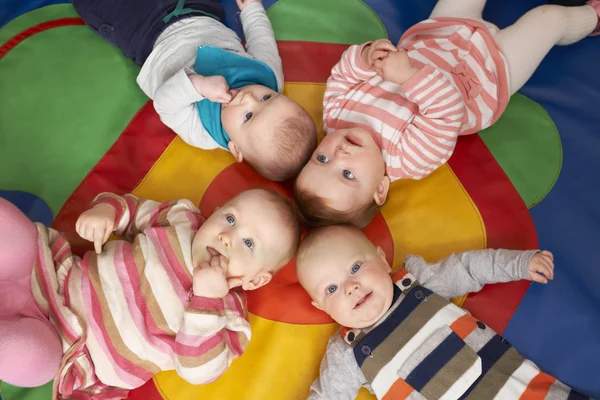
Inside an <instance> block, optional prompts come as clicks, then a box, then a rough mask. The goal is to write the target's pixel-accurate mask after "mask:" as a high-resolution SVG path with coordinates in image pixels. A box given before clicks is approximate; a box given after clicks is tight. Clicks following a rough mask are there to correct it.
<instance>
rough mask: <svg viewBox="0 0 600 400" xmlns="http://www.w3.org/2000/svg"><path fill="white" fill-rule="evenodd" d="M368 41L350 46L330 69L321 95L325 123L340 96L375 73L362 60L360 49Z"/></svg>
mask: <svg viewBox="0 0 600 400" xmlns="http://www.w3.org/2000/svg"><path fill="white" fill-rule="evenodd" d="M370 43H371V42H367V43H364V44H361V45H353V46H350V47H349V48H348V49H347V50H346V51H345V52H344V54H342V58H341V59H340V61H339V62H338V63H337V64H336V65H334V66H333V68H332V69H331V76H330V77H329V79H327V86H326V87H325V95H324V97H323V120H324V121H325V123H326V124H327V118H328V117H330V116H331V113H332V112H334V111H335V109H336V108H337V103H338V102H339V100H340V99H341V98H343V97H344V96H345V95H346V94H347V93H348V92H349V91H351V90H352V89H354V87H355V86H356V85H357V84H359V83H361V82H364V81H366V80H368V79H370V78H372V77H373V76H375V75H376V72H375V71H373V70H371V69H369V68H367V67H365V66H364V65H363V62H362V50H363V48H364V47H365V46H366V45H368V44H370Z"/></svg>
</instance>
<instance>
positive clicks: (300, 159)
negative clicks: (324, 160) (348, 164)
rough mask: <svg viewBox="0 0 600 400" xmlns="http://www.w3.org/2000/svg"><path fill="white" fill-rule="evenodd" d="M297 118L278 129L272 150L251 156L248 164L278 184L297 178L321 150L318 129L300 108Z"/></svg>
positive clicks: (286, 120) (288, 119)
mask: <svg viewBox="0 0 600 400" xmlns="http://www.w3.org/2000/svg"><path fill="white" fill-rule="evenodd" d="M297 106H298V112H297V115H295V116H293V117H290V118H287V119H285V120H283V121H282V122H281V123H279V125H277V126H276V127H275V134H274V135H273V138H272V140H273V141H272V142H271V143H269V144H266V146H269V147H270V149H271V150H272V151H270V152H268V156H267V153H265V152H263V153H262V154H260V155H259V154H254V155H249V157H248V162H249V163H250V165H252V167H253V168H254V169H255V170H256V172H258V173H259V174H260V175H262V176H264V177H265V178H267V179H270V180H272V181H275V182H282V181H286V180H288V179H291V178H294V177H295V176H297V175H298V174H299V173H300V170H301V169H302V167H304V165H305V164H306V163H307V162H308V160H309V159H310V157H311V155H312V153H313V152H314V151H315V149H316V148H317V127H316V126H315V123H314V121H313V119H312V118H311V116H310V115H309V114H308V112H306V110H304V109H303V108H302V107H301V106H300V105H297Z"/></svg>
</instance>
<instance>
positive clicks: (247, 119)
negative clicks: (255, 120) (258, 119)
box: [244, 112, 253, 122]
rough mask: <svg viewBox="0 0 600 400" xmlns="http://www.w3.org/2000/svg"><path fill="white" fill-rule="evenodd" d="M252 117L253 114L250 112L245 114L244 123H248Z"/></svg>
mask: <svg viewBox="0 0 600 400" xmlns="http://www.w3.org/2000/svg"><path fill="white" fill-rule="evenodd" d="M252 115H253V114H252V113H251V112H249V113H247V114H246V116H245V117H244V122H246V121H249V120H250V118H252Z"/></svg>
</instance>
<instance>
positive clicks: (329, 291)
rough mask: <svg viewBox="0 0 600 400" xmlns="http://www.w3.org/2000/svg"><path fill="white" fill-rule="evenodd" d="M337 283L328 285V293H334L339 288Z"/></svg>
mask: <svg viewBox="0 0 600 400" xmlns="http://www.w3.org/2000/svg"><path fill="white" fill-rule="evenodd" d="M337 288H338V286H337V285H329V286H327V293H334V292H335V291H336V290H337Z"/></svg>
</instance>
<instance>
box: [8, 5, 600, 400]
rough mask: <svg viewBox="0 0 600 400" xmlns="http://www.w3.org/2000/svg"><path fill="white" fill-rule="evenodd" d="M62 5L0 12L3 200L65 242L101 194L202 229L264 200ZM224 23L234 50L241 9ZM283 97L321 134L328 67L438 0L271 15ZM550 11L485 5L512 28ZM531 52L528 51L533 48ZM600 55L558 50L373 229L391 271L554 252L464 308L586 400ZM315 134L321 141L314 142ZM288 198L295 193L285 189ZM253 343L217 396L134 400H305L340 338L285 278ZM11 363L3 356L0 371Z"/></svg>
mask: <svg viewBox="0 0 600 400" xmlns="http://www.w3.org/2000/svg"><path fill="white" fill-rule="evenodd" d="M53 3H61V0H58V1H57V0H22V1H14V0H0V27H1V28H0V171H1V173H0V190H3V192H0V196H3V197H7V198H9V199H10V200H11V201H12V202H13V203H15V204H17V205H18V206H19V207H21V209H23V210H24V211H25V212H26V213H27V214H28V215H29V216H30V217H31V218H32V219H34V220H37V221H43V222H46V223H48V224H50V223H53V224H54V227H55V228H57V229H59V230H62V231H65V232H67V233H68V234H69V237H70V239H71V240H72V243H73V244H74V247H75V248H76V249H77V250H78V251H83V250H85V249H87V248H89V244H86V243H84V242H82V241H81V240H80V239H78V238H77V236H76V234H75V232H74V221H75V219H76V218H77V216H78V215H79V213H81V212H82V211H84V210H85V209H86V207H87V206H88V204H89V203H90V200H91V199H92V198H93V197H94V196H95V195H96V194H97V193H99V192H102V191H114V192H117V193H127V192H133V193H134V194H136V195H138V196H142V197H148V198H152V199H155V200H167V199H173V198H182V197H183V198H189V199H192V200H193V201H195V202H196V203H197V204H198V205H199V206H200V208H201V210H202V212H203V213H205V214H210V213H211V211H212V210H214V208H215V207H216V206H218V205H219V204H221V203H222V202H223V201H224V200H226V199H228V198H230V197H231V196H233V195H235V194H236V193H238V192H239V191H241V190H243V189H246V188H249V187H254V186H257V185H265V184H266V185H269V184H268V183H267V182H265V181H264V179H262V178H260V177H259V176H257V174H256V173H254V172H253V171H252V170H251V169H250V168H248V167H246V166H245V165H243V164H237V163H234V159H233V157H232V156H231V155H230V154H229V153H226V152H224V151H220V150H215V151H203V150H198V149H194V148H192V147H190V146H188V145H186V144H185V143H184V142H183V141H182V140H181V139H179V138H177V137H176V136H175V135H174V134H173V133H172V132H171V131H170V130H169V129H168V128H166V127H165V126H163V125H162V124H161V122H160V121H159V119H158V116H157V115H156V113H155V111H154V109H153V107H152V104H151V103H150V102H148V99H147V98H146V97H145V96H144V94H143V93H142V92H141V91H140V90H139V88H138V87H137V85H136V83H135V77H136V74H137V72H138V69H137V67H136V66H135V65H134V64H133V63H132V62H131V61H129V60H128V59H126V58H125V57H124V56H123V55H122V54H121V53H120V51H119V50H117V49H116V48H114V47H112V46H111V45H109V44H107V43H105V42H104V41H103V40H102V39H101V38H99V37H97V36H96V35H94V34H93V33H92V31H90V30H89V29H88V28H86V27H85V26H84V25H83V23H82V21H81V20H80V19H79V18H78V17H77V14H76V13H75V12H74V10H73V8H72V7H71V5H70V4H53ZM224 3H225V6H226V10H227V13H228V20H227V23H228V25H229V26H230V27H232V28H233V29H235V30H236V31H237V32H238V33H239V34H240V35H241V27H240V24H239V21H238V20H237V18H236V11H237V9H236V5H235V1H234V0H226V1H224ZM264 4H265V7H267V8H268V14H269V16H270V18H271V21H272V23H273V27H274V30H275V33H276V37H277V39H278V41H279V48H280V54H281V57H282V59H283V65H284V73H285V79H286V88H285V92H286V94H287V95H289V96H291V97H292V98H294V99H296V100H297V101H299V102H300V103H301V104H302V105H303V106H304V107H306V109H307V110H309V112H310V113H311V115H312V116H313V118H314V120H315V122H316V123H317V125H318V126H321V118H322V115H321V99H322V96H323V91H324V87H325V85H324V82H325V81H326V79H327V77H328V75H329V71H330V69H331V67H332V66H333V65H334V64H335V63H336V61H337V60H338V59H339V57H340V55H341V54H342V52H343V51H344V49H345V48H346V47H347V45H348V44H353V43H360V42H364V41H367V40H373V39H377V38H383V37H389V38H390V39H391V40H392V41H394V42H395V41H397V40H398V39H399V37H400V36H401V34H402V32H403V31H404V30H406V29H407V28H408V27H410V26H411V25H413V24H414V23H416V22H418V21H420V20H423V19H425V18H427V16H428V14H429V13H430V12H431V10H432V9H433V6H434V4H435V0H403V1H398V0H365V1H360V0H278V1H272V0H265V2H264ZM539 4H542V1H540V0H504V1H501V0H489V4H488V6H487V8H486V10H485V13H484V18H486V19H488V20H489V21H491V22H494V23H496V24H497V25H499V26H500V27H505V26H507V25H509V24H511V23H513V22H514V21H515V20H516V19H517V18H518V17H519V16H520V15H522V14H523V13H524V12H526V11H527V10H528V9H530V8H532V7H534V6H537V5H539ZM524 40H527V39H526V38H524ZM599 65H600V38H590V39H585V40H583V41H582V42H580V43H578V44H576V45H573V46H569V47H561V48H555V49H554V50H552V52H551V53H550V54H549V55H548V57H547V58H546V59H545V60H544V62H543V63H542V65H541V66H540V68H539V70H538V71H537V72H536V73H535V75H534V76H533V78H532V79H531V80H530V81H529V82H528V83H527V85H526V86H525V88H524V89H523V90H521V92H520V93H519V94H517V95H515V96H514V97H513V98H512V99H511V101H510V104H509V106H508V108H507V110H506V112H505V113H504V115H503V116H502V118H501V119H500V120H499V121H498V123H497V124H495V125H494V126H493V127H492V128H490V129H487V130H486V131H483V132H481V133H480V134H478V135H472V136H469V137H462V138H460V140H459V143H458V146H457V148H456V152H455V154H454V155H453V157H452V158H451V159H450V162H449V163H448V165H446V166H444V167H442V168H440V169H439V170H438V171H436V172H435V173H434V174H432V175H431V176H429V177H428V178H426V179H424V180H422V181H400V182H396V183H395V184H394V185H393V187H392V192H391V194H390V196H389V198H390V201H388V203H386V205H385V206H384V207H383V209H382V212H381V215H379V216H378V217H377V218H376V220H375V221H374V222H373V223H372V224H371V225H370V226H369V227H368V228H367V229H366V232H367V234H368V235H369V237H370V238H372V240H373V241H375V242H376V243H378V244H379V245H380V246H382V247H383V249H384V250H385V251H386V253H387V255H388V258H389V260H390V261H392V262H393V264H394V266H396V267H397V266H399V264H400V263H401V261H402V259H403V257H404V256H405V255H406V254H407V253H415V254H420V255H422V256H424V257H425V258H426V259H428V260H430V261H435V260H438V259H439V258H441V257H444V256H447V255H448V254H450V253H451V252H456V251H462V250H468V249H480V248H486V247H492V248H498V247H505V248H515V249H529V248H538V247H541V248H545V249H549V250H551V251H552V252H553V253H554V255H555V260H556V278H555V280H554V281H553V282H551V283H550V284H548V285H546V286H543V285H538V284H533V285H529V283H528V282H524V281H522V282H513V283H509V284H499V285H489V286H487V287H486V288H485V289H484V290H483V291H481V292H480V293H477V294H471V295H468V296H466V297H464V298H461V299H456V301H457V302H458V303H460V304H462V305H463V306H464V307H465V308H467V309H468V310H470V311H471V312H472V313H473V314H474V315H475V316H476V317H478V318H481V319H482V320H483V321H485V322H486V323H488V324H489V325H490V326H491V327H493V328H494V329H496V330H497V331H498V332H503V333H504V335H505V336H506V337H507V338H508V339H509V340H510V341H511V342H512V344H513V345H515V346H516V347H517V348H518V349H519V350H520V352H521V353H523V354H524V355H525V356H527V357H529V358H531V359H533V360H534V361H535V362H536V363H537V364H538V365H539V366H540V367H541V368H542V369H544V370H546V371H547V372H549V373H551V374H553V375H555V376H557V377H558V378H559V379H561V380H563V381H564V382H566V383H567V384H569V385H571V386H574V387H575V388H577V389H579V390H580V391H582V392H584V393H588V394H590V395H592V396H594V397H600V380H599V379H598V377H599V376H600V372H599V371H600V318H599V315H600V294H599V293H600V290H599V287H600V262H599V261H598V260H599V256H598V250H599V248H600V178H598V175H597V174H599V173H600V128H599V127H600V74H598V68H599V67H598V66H599ZM321 134H322V133H321ZM283 188H284V189H285V190H288V192H289V186H285V187H283ZM249 309H250V311H251V317H250V319H251V324H252V329H253V337H252V341H251V343H250V346H249V347H248V350H247V352H246V353H245V354H244V355H243V356H242V357H241V358H240V359H238V360H236V361H235V362H234V363H233V365H232V366H231V368H230V369H229V370H228V371H227V372H226V373H225V374H224V375H223V376H222V377H221V378H220V379H219V380H218V381H216V382H214V383H212V384H209V385H203V386H193V385H190V384H188V383H186V382H184V381H183V380H182V379H180V378H179V377H178V376H177V374H176V373H175V372H164V373H160V374H158V375H157V376H155V378H154V379H153V380H152V381H150V382H148V383H147V384H146V385H144V386H143V387H141V388H139V389H137V390H135V391H133V392H131V395H130V399H136V400H162V399H169V400H183V399H218V400H228V399H232V400H233V399H235V400H237V399H250V400H259V399H260V400H266V399H277V400H292V399H302V398H306V395H307V393H308V388H309V386H310V384H311V382H312V381H313V380H314V379H315V378H316V376H317V374H318V371H319V364H320V361H321V357H322V355H323V352H324V350H325V345H326V342H327V339H328V338H329V336H330V335H331V334H332V333H333V332H335V330H336V329H337V326H336V325H335V324H333V323H332V322H331V320H330V319H329V318H328V317H327V316H325V315H324V314H322V313H320V312H318V311H317V310H316V309H314V308H312V307H311V306H310V303H309V299H308V297H307V296H306V295H305V294H304V293H303V291H302V290H301V288H300V287H299V285H298V284H297V280H296V277H295V274H294V270H293V266H292V265H289V266H287V267H286V268H285V269H284V270H283V271H282V272H281V273H280V274H279V275H278V276H277V278H276V279H275V281H274V282H273V283H272V284H270V285H268V286H266V287H265V288H263V289H261V290H258V291H256V292H252V293H249ZM1 356H2V355H1V354H0V357H1ZM0 388H1V389H2V390H1V392H0V393H1V395H2V396H3V400H45V399H49V398H50V385H46V386H44V387H41V388H36V389H21V388H15V387H11V386H9V385H6V384H4V383H2V384H1V386H0ZM359 398H360V399H369V398H371V397H370V395H369V394H368V393H367V392H366V391H364V390H363V391H361V393H360V395H359Z"/></svg>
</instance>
